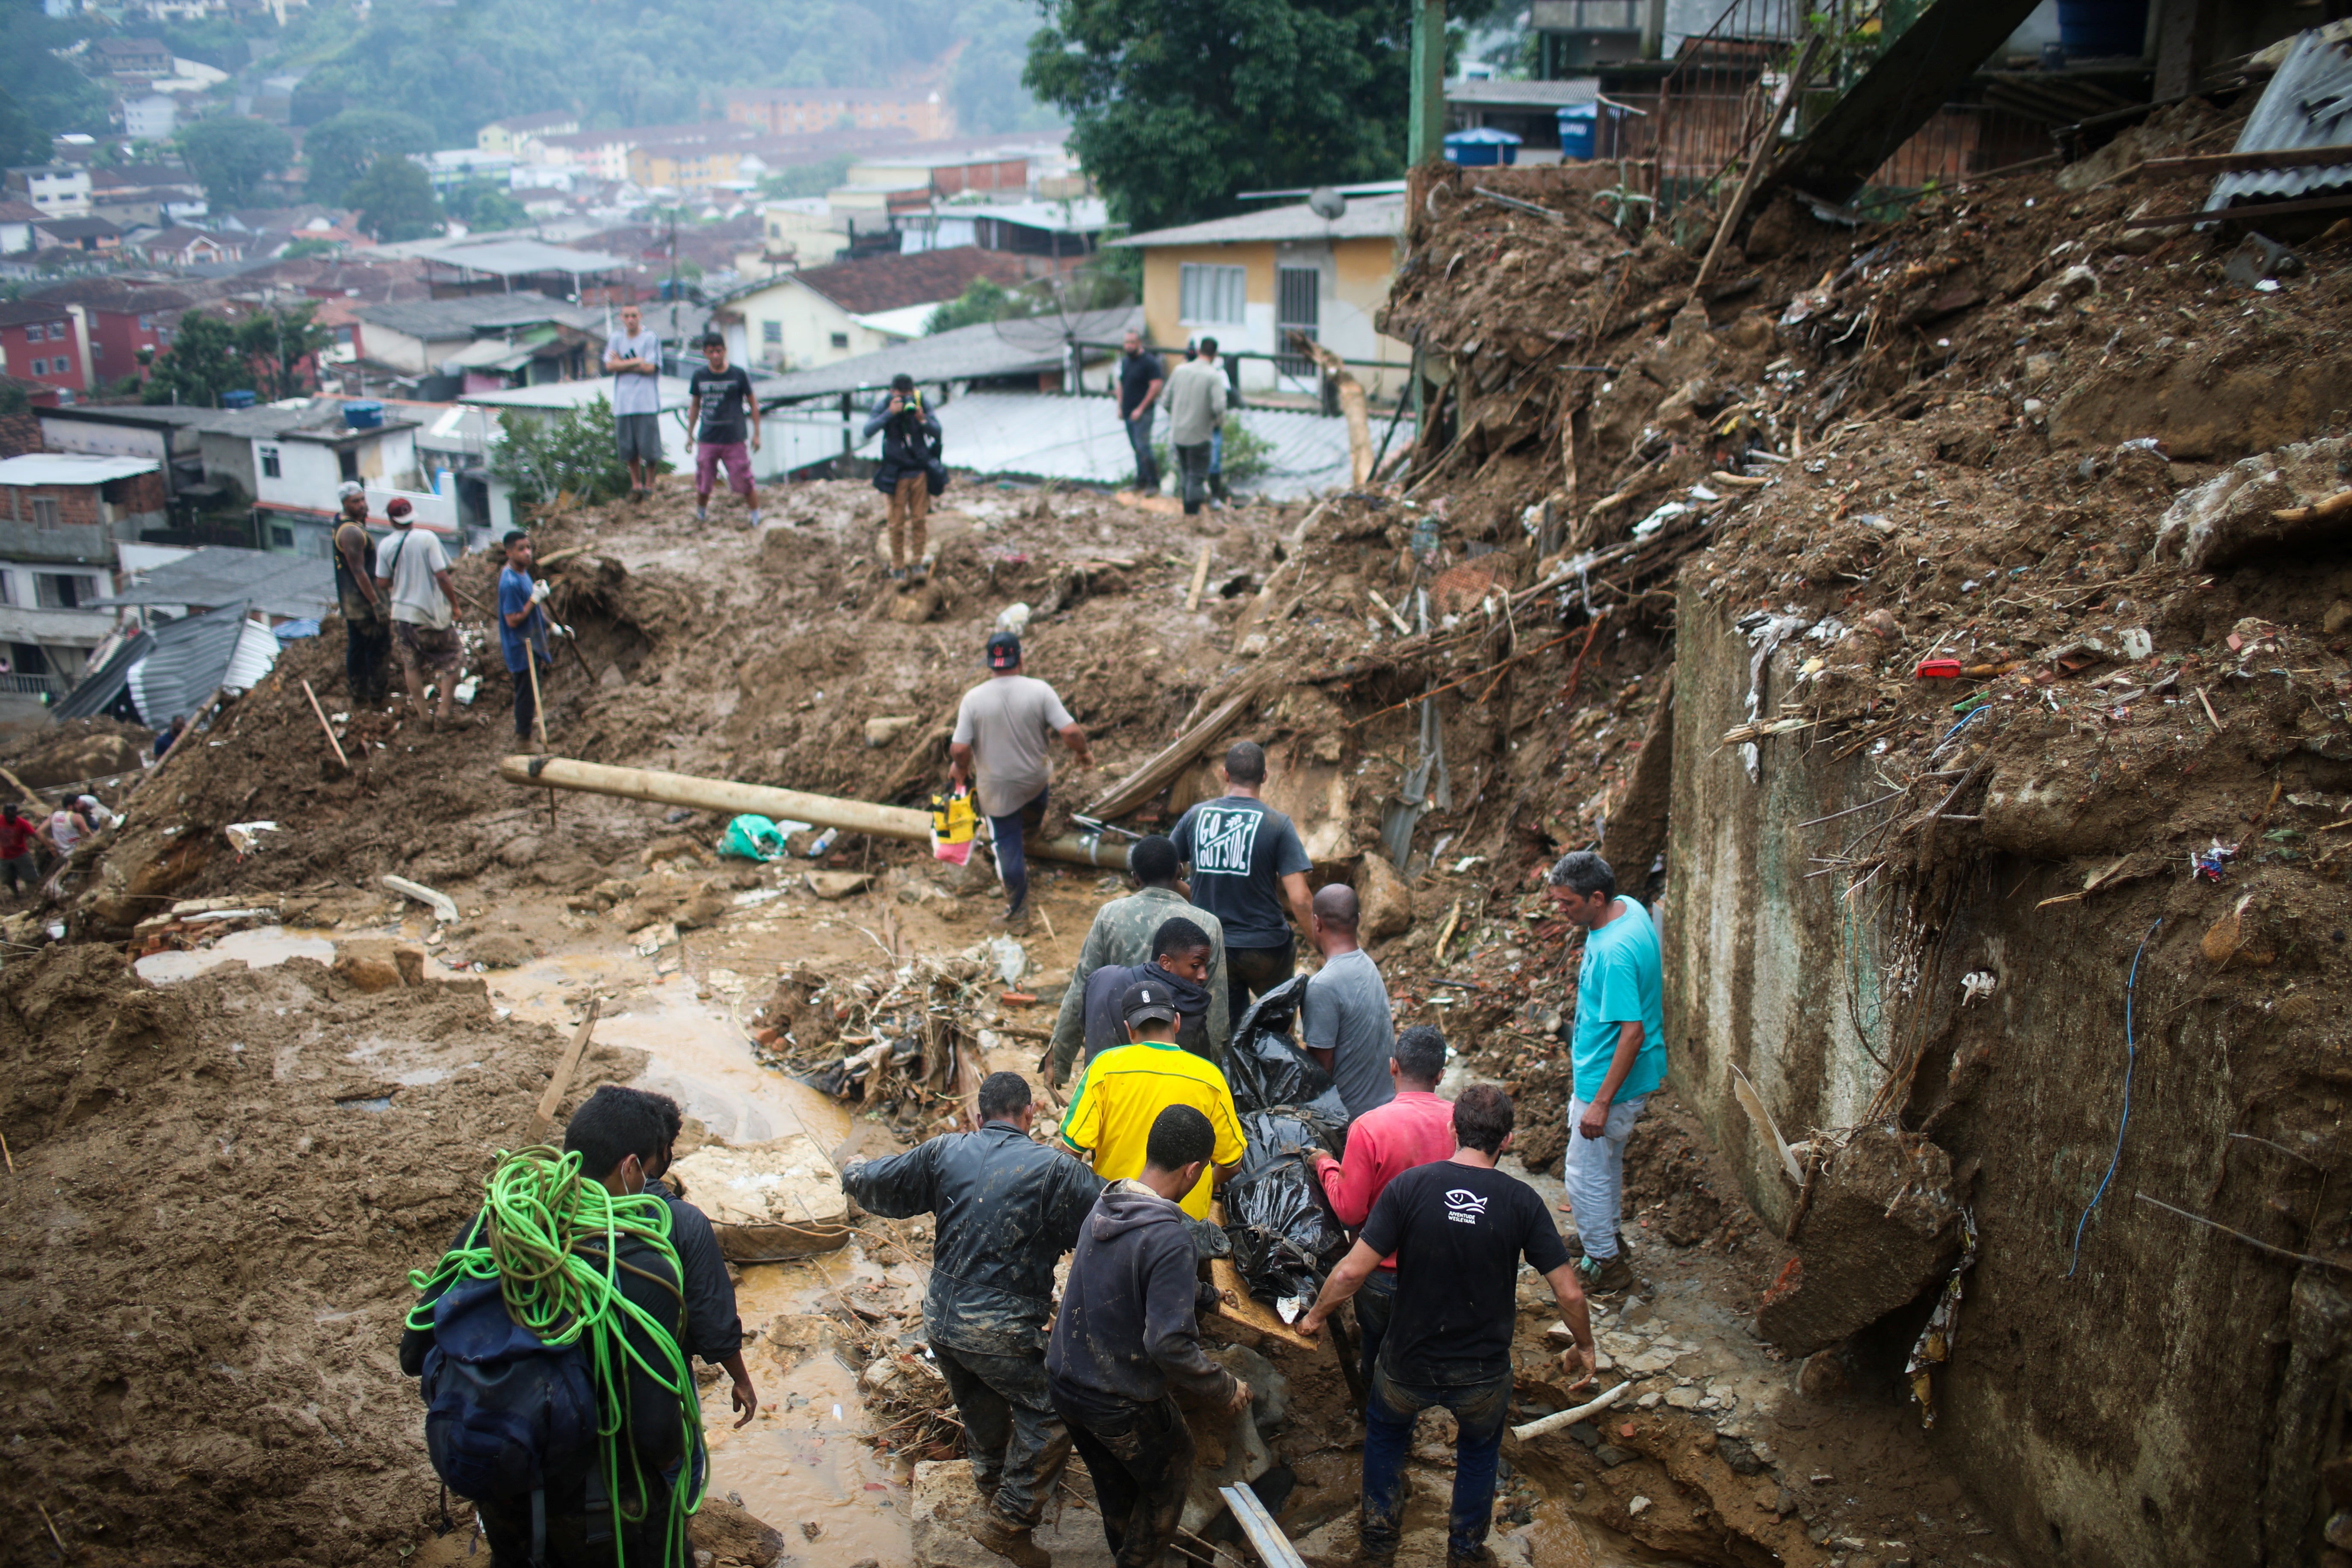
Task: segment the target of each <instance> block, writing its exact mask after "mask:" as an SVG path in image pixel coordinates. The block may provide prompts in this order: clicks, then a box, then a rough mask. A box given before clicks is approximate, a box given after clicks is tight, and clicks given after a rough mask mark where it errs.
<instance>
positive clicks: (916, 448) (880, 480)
mask: <svg viewBox="0 0 2352 1568" xmlns="http://www.w3.org/2000/svg"><path fill="white" fill-rule="evenodd" d="M877 430H879V431H880V432H882V467H881V468H879V469H877V470H876V472H875V475H874V488H875V489H877V490H880V491H881V492H882V493H883V494H884V495H886V496H888V497H889V498H890V580H891V581H892V582H894V583H904V582H908V581H909V580H910V579H911V580H913V581H916V582H919V581H921V580H922V578H923V577H924V576H925V575H926V574H928V573H929V571H930V566H929V563H927V562H926V561H925V560H924V558H923V549H924V545H925V544H926V542H928V537H929V518H930V515H931V498H932V497H933V496H935V495H937V494H939V493H940V491H941V490H943V489H947V488H948V470H947V465H946V464H945V463H942V462H941V461H940V421H939V416H937V415H935V414H933V413H932V412H931V411H930V410H929V408H927V407H925V406H924V405H923V395H922V394H921V393H920V392H918V391H917V390H916V389H915V378H914V377H913V376H911V375H908V374H905V373H904V372H901V373H899V374H897V375H894V376H892V377H891V378H890V392H889V395H887V396H886V397H884V398H883V399H882V400H881V401H880V402H879V403H877V404H876V405H874V412H873V413H872V414H871V415H869V416H866V435H865V437H863V438H864V439H866V440H868V441H870V440H872V439H873V438H874V433H875V432H876V431H877Z"/></svg>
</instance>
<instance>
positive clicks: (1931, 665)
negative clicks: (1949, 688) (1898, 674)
mask: <svg viewBox="0 0 2352 1568" xmlns="http://www.w3.org/2000/svg"><path fill="white" fill-rule="evenodd" d="M1911 674H1912V676H1913V677H1914V678H1915V679H1919V680H1958V679H1959V678H1960V661H1959V660H1958V659H1957V658H1923V659H1921V660H1920V661H1919V668H1916V669H1915V670H1913V671H1912V672H1911Z"/></svg>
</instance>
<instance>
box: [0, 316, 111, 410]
mask: <svg viewBox="0 0 2352 1568" xmlns="http://www.w3.org/2000/svg"><path fill="white" fill-rule="evenodd" d="M86 330H87V329H86V326H85V323H84V321H83V316H82V308H81V307H80V306H79V305H72V304H58V303H55V302H53V301H50V300H11V301H9V302H7V303H5V304H0V359H5V361H6V363H7V367H8V374H10V375H13V376H18V377H21V378H22V379H24V380H26V381H37V382H40V383H42V384H45V385H48V386H56V387H62V388H64V389H66V390H67V391H69V392H87V391H89V371H90V363H89V351H88V347H87V342H88V340H87V338H86V337H85V332H86Z"/></svg>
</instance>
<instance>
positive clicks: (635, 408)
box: [604, 305, 661, 500]
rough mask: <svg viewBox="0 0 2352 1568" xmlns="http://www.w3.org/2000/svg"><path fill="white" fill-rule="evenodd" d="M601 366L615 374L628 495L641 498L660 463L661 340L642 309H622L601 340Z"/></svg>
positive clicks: (615, 404)
mask: <svg viewBox="0 0 2352 1568" xmlns="http://www.w3.org/2000/svg"><path fill="white" fill-rule="evenodd" d="M604 368H605V370H606V371H608V372H610V373H611V374H612V377H613V423H614V426H615V429H616V432H617V434H618V436H619V438H620V443H621V459H622V461H624V462H625V463H627V464H628V465H629V499H630V500H645V499H646V496H647V495H649V494H650V493H652V488H653V477H654V465H655V464H656V463H658V462H659V461H661V426H660V423H659V421H660V419H661V339H660V338H658V337H656V336H655V335H654V334H653V333H651V332H649V331H646V319H645V313H644V312H643V311H641V310H638V309H637V308H636V307H635V305H624V306H622V307H621V330H620V331H617V332H614V334H613V335H612V336H611V337H609V338H607V339H606V340H605V341H604Z"/></svg>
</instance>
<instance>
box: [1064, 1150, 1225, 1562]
mask: <svg viewBox="0 0 2352 1568" xmlns="http://www.w3.org/2000/svg"><path fill="white" fill-rule="evenodd" d="M1215 1149H1216V1134H1215V1133H1214V1132H1213V1131H1212V1130H1211V1129H1210V1126H1209V1119H1208V1118H1207V1117H1206V1116H1203V1115H1202V1113H1201V1112H1200V1111H1199V1110H1195V1109H1194V1108H1193V1107H1192V1106H1189V1105H1171V1106H1170V1107H1168V1109H1166V1110H1162V1111H1161V1112H1160V1115H1159V1117H1158V1119H1157V1120H1156V1121H1153V1122H1152V1124H1151V1137H1150V1143H1149V1145H1148V1146H1147V1148H1146V1151H1145V1153H1144V1163H1143V1173H1142V1174H1141V1175H1140V1176H1139V1177H1135V1178H1131V1179H1129V1180H1127V1181H1119V1182H1113V1183H1112V1184H1110V1185H1109V1186H1108V1187H1106V1188H1104V1189H1103V1194H1102V1196H1100V1197H1099V1198H1097V1199H1096V1200H1095V1206H1094V1210H1093V1212H1092V1213H1091V1214H1089V1215H1087V1220H1086V1225H1085V1226H1084V1227H1083V1229H1082V1231H1081V1233H1080V1235H1079V1237H1078V1250H1077V1255H1076V1257H1074V1258H1071V1259H1070V1277H1069V1279H1068V1280H1067V1281H1066V1283H1065V1284H1064V1285H1063V1287H1062V1310H1061V1315H1060V1316H1059V1317H1057V1318H1055V1320H1054V1338H1053V1342H1052V1344H1051V1345H1049V1346H1048V1347H1047V1349H1046V1352H1045V1379H1046V1383H1047V1385H1048V1386H1049V1387H1050V1388H1051V1390H1052V1392H1053V1396H1054V1408H1055V1409H1056V1410H1058V1411H1060V1412H1061V1415H1062V1419H1063V1420H1064V1421H1066V1422H1067V1423H1068V1424H1069V1428H1070V1441H1071V1442H1072V1443H1074V1444H1076V1447H1077V1450H1078V1456H1079V1458H1083V1459H1085V1460H1086V1462H1087V1474H1088V1475H1090V1476H1092V1477H1093V1478H1094V1483H1095V1499H1096V1500H1097V1503H1098V1504H1099V1505H1100V1506H1101V1509H1102V1521H1103V1535H1104V1537H1105V1538H1106V1539H1107V1540H1108V1542H1110V1550H1111V1556H1112V1560H1113V1561H1114V1562H1115V1563H1117V1564H1118V1568H1155V1565H1156V1564H1157V1563H1159V1562H1160V1554H1161V1553H1162V1552H1166V1551H1167V1550H1168V1548H1169V1546H1170V1545H1171V1543H1172V1542H1174V1541H1175V1539H1176V1525H1177V1521H1179V1520H1180V1519H1181V1517H1182V1516H1183V1511H1184V1494H1185V1493H1186V1492H1187V1491H1188V1490H1190V1489H1191V1488H1192V1433H1191V1432H1190V1431H1189V1430H1188V1429H1187V1428H1186V1426H1185V1425H1184V1416H1183V1413H1182V1412H1181V1410H1179V1409H1178V1408H1177V1401H1178V1399H1180V1398H1181V1399H1182V1400H1183V1401H1184V1402H1185V1403H1186V1404H1188V1405H1195V1406H1207V1407H1210V1408H1214V1409H1221V1410H1223V1411H1226V1412H1229V1413H1233V1414H1238V1413H1239V1412H1240V1411H1241V1410H1242V1409H1243V1408H1244V1406H1246V1405H1248V1404H1249V1400H1250V1387H1249V1384H1246V1383H1244V1382H1243V1381H1242V1380H1241V1379H1239V1378H1237V1377H1235V1376H1234V1374H1233V1373H1229V1372H1227V1371H1225V1370H1224V1368H1223V1367H1221V1366H1219V1365H1218V1364H1217V1363H1214V1362H1213V1361H1211V1360H1210V1359H1209V1357H1208V1355H1207V1353H1206V1352H1203V1351H1202V1349H1201V1324H1200V1320H1199V1318H1198V1317H1197V1316H1196V1312H1197V1310H1198V1308H1197V1300H1198V1293H1197V1285H1198V1282H1199V1278H1200V1273H1199V1265H1198V1263H1197V1262H1196V1261H1195V1258H1194V1254H1193V1250H1192V1232H1191V1231H1190V1230H1189V1229H1188V1228H1187V1227H1186V1226H1185V1224H1184V1210H1183V1208H1182V1207H1181V1206H1180V1202H1179V1200H1181V1198H1182V1197H1183V1196H1184V1194H1187V1193H1190V1192H1191V1191H1192V1189H1193V1188H1194V1187H1196V1186H1198V1185H1199V1184H1200V1182H1201V1175H1202V1172H1204V1171H1206V1170H1207V1169H1208V1166H1209V1160H1210V1157H1211V1155H1212V1154H1213V1153H1214V1152H1215Z"/></svg>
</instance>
